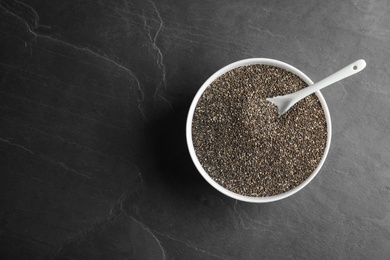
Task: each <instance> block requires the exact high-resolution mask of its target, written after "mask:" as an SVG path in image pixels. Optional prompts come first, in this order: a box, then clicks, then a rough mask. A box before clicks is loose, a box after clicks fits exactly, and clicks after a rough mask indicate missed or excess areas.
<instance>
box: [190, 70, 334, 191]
mask: <svg viewBox="0 0 390 260" xmlns="http://www.w3.org/2000/svg"><path fill="white" fill-rule="evenodd" d="M306 86H307V84H306V83H305V82H304V81H303V80H301V79H300V78H299V77H298V76H296V75H295V74H293V73H291V72H288V71H286V70H284V69H281V68H277V67H273V66H268V65H248V66H243V67H239V68H236V69H233V70H231V71H228V72H227V73H225V74H223V75H222V76H220V77H219V78H217V79H216V80H215V81H214V82H212V83H211V84H210V86H208V87H207V89H206V90H205V91H204V93H203V95H202V96H201V98H200V99H199V101H198V104H197V106H196V108H195V112H194V117H193V121H192V138H193V143H194V147H195V152H196V155H197V157H198V159H199V161H200V163H201V165H202V166H203V168H204V170H205V171H206V172H207V173H208V174H209V175H210V177H211V178H212V179H214V180H215V181H216V182H217V183H219V184H220V185H222V186H223V187H225V188H226V189H228V190H231V191H233V192H235V193H238V194H241V195H245V196H254V197H264V196H273V195H277V194H281V193H284V192H286V191H288V190H290V189H292V188H294V187H296V186H298V185H299V184H301V183H302V182H303V181H304V180H305V179H306V178H307V177H308V176H309V175H310V174H311V173H312V172H313V171H314V170H315V168H316V167H317V166H318V164H319V162H320V160H321V158H322V156H323V153H324V150H325V146H326V140H327V125H326V119H325V113H324V110H323V109H322V106H321V104H320V101H319V100H318V98H317V96H315V95H314V94H312V95H310V96H308V97H306V98H305V99H303V100H301V101H299V102H298V103H297V104H295V105H294V106H293V107H292V108H291V109H290V110H289V111H287V112H286V113H285V114H284V115H282V116H281V117H280V118H278V111H277V107H276V106H275V105H274V104H272V103H271V102H268V101H267V100H265V99H266V98H267V97H274V96H279V95H285V94H289V93H292V92H295V91H297V90H299V89H301V88H304V87H306Z"/></svg>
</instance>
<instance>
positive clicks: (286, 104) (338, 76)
mask: <svg viewBox="0 0 390 260" xmlns="http://www.w3.org/2000/svg"><path fill="white" fill-rule="evenodd" d="M365 67H366V62H365V61H364V60H357V61H355V62H353V63H351V64H349V65H348V66H346V67H345V68H343V69H341V70H339V71H337V72H336V73H334V74H332V75H330V76H329V77H327V78H324V79H323V80H321V81H318V82H317V83H315V84H313V85H310V86H308V87H306V88H304V89H301V90H298V91H297V92H294V93H291V94H288V95H284V96H277V97H273V98H267V100H268V101H270V102H272V103H274V104H275V105H276V106H277V107H278V112H279V117H280V116H281V115H283V114H284V113H286V112H287V111H288V110H289V109H290V108H291V107H292V106H293V105H294V104H295V103H297V102H298V101H299V100H301V99H303V98H305V97H307V96H308V95H310V94H312V93H314V92H316V91H317V90H320V89H323V88H325V87H327V86H329V85H332V84H333V83H335V82H337V81H340V80H342V79H345V78H347V77H349V76H352V75H353V74H355V73H358V72H359V71H361V70H363V69H364V68H365Z"/></svg>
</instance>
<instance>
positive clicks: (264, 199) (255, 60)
mask: <svg viewBox="0 0 390 260" xmlns="http://www.w3.org/2000/svg"><path fill="white" fill-rule="evenodd" d="M254 64H262V65H271V66H275V67H279V68H282V69H285V70H287V71H290V72H292V73H294V74H295V75H297V76H299V77H300V78H301V79H302V80H303V81H305V82H306V83H307V84H308V85H312V84H313V81H312V80H311V79H310V78H309V77H308V76H306V74H304V73H303V72H302V71H300V70H298V69H297V68H295V67H293V66H291V65H290V64H287V63H285V62H282V61H279V60H275V59H269V58H250V59H243V60H239V61H236V62H233V63H230V64H228V65H226V66H225V67H223V68H221V69H219V70H218V71H217V72H215V73H214V74H213V75H211V76H210V77H209V78H208V79H207V80H206V81H205V82H204V83H203V85H202V86H201V87H200V89H199V90H198V92H197V93H196V95H195V97H194V99H193V100H192V103H191V106H190V109H189V111H188V116H187V121H186V140H187V147H188V150H189V153H190V156H191V159H192V161H193V163H194V164H195V167H196V168H197V170H198V171H199V173H200V174H201V175H202V176H203V178H204V179H206V181H207V182H208V183H209V184H210V185H211V186H213V187H214V188H215V189H217V190H218V191H220V192H221V193H223V194H225V195H227V196H229V197H231V198H233V199H236V200H240V201H245V202H253V203H267V202H273V201H278V200H281V199H284V198H287V197H289V196H291V195H293V194H295V193H296V192H298V191H300V190H301V189H303V188H304V187H305V186H306V185H307V184H308V183H309V182H311V181H312V180H313V179H314V177H315V176H316V175H317V174H318V172H319V171H320V169H321V168H322V166H323V164H324V162H325V160H326V157H327V155H328V152H329V148H330V143H331V137H332V125H331V119H330V113H329V109H328V106H327V104H326V101H325V99H324V97H323V96H322V94H321V92H320V91H316V92H315V95H316V96H317V97H318V99H319V101H320V103H321V106H322V108H323V110H324V113H325V119H326V123H327V140H326V146H325V150H324V154H323V156H322V158H321V160H320V162H319V164H318V165H317V167H316V169H315V170H314V171H313V172H312V173H311V174H310V175H309V177H307V178H306V180H304V181H303V182H302V183H301V184H299V185H298V186H296V187H294V188H293V189H291V190H289V191H287V192H284V193H281V194H277V195H274V196H266V197H252V196H244V195H241V194H238V193H235V192H233V191H230V190H228V189H226V188H225V187H223V186H221V185H220V184H218V183H217V182H216V181H214V180H213V179H212V178H211V177H210V175H209V174H208V173H207V171H206V170H204V169H203V167H202V165H201V163H200V162H199V160H198V157H197V156H196V153H195V148H194V145H193V141H192V119H193V115H194V111H195V108H196V105H197V103H198V101H199V99H200V97H201V96H202V94H203V92H204V91H205V90H206V88H207V87H208V86H209V85H210V84H211V83H212V82H213V81H214V80H215V79H217V78H218V77H219V76H221V75H222V74H224V73H226V72H228V71H230V70H232V69H235V68H237V67H241V66H246V65H254Z"/></svg>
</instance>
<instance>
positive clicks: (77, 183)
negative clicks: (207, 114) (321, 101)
mask: <svg viewBox="0 0 390 260" xmlns="http://www.w3.org/2000/svg"><path fill="white" fill-rule="evenodd" d="M389 17H390V5H389V3H388V1H385V0H378V1H362V0H351V1H342V2H340V1H333V0H332V1H318V0H316V1H304V0H298V1H290V2H286V1H283V2H280V1H254V0H250V1H227V0H224V1H208V2H205V1H167V0H162V1H150V0H149V1H140V0H136V1H126V0H124V1H106V0H96V1H76V0H71V1H39V0H36V1H27V0H24V1H11V0H7V1H1V2H0V21H1V22H0V28H1V29H0V44H1V49H0V114H1V117H0V121H1V127H0V158H1V164H0V169H1V171H0V172H1V182H0V241H1V247H0V255H1V256H2V259H259V258H262V259H263V258H264V259H388V256H389V255H390V249H389V248H390V247H389V244H390V214H389V212H390V209H389V202H390V175H389V172H390V171H389V168H390V167H389V161H390V149H389V147H390V117H389V116H388V112H389V109H390V103H389V97H390V88H389V83H388V82H389V81H390V76H389V75H390V63H389V60H390V53H389V48H388V46H389V45H390V29H389V26H388V25H389V24H390V18H389ZM250 57H267V58H274V59H279V60H282V61H285V62H287V63H290V64H292V65H293V66H295V67H297V68H298V69H300V70H302V71H303V72H304V73H306V74H307V75H308V76H309V77H311V79H312V80H313V81H317V80H320V79H321V78H323V77H325V76H327V75H329V74H330V73H332V72H333V71H335V70H337V69H340V68H342V67H343V66H345V65H347V64H349V63H350V62H352V61H354V60H357V59H359V58H363V59H365V60H366V61H367V64H368V65H367V67H366V69H365V70H364V71H362V72H361V73H359V74H357V75H355V76H353V77H351V78H348V79H345V80H344V81H342V82H340V83H336V84H335V85H334V86H332V87H329V88H327V89H325V90H323V91H322V93H323V94H324V96H325V98H326V100H327V102H328V105H329V109H330V112H331V116H332V123H333V140H332V146H331V149H330V152H329V155H328V159H327V161H326V163H325V165H324V168H323V169H322V170H321V171H320V173H319V174H318V175H317V177H316V178H315V179H314V180H313V181H312V183H310V184H309V185H308V186H307V187H305V189H303V190H302V191H300V192H298V193H297V194H296V195H294V196H292V197H290V198H288V199H285V200H282V201H279V202H275V203H271V204H261V205H258V204H249V203H243V202H239V201H234V200H232V199H230V198H227V197H226V196H224V195H222V194H220V193H219V192H217V191H216V190H214V189H213V188H212V187H211V186H210V185H209V184H207V183H206V181H205V180H203V178H202V177H201V176H200V175H199V174H198V173H197V171H196V169H195V167H194V166H193V164H192V162H191V160H190V157H189V155H188V152H187V147H186V142H185V131H184V130H185V120H186V115H187V110H188V108H189V105H190V102H191V100H192V98H193V96H194V95H195V93H196V91H197V90H198V89H199V87H200V86H201V84H202V83H203V82H204V81H205V80H206V79H207V78H208V77H209V76H210V75H211V74H212V73H214V72H215V71H216V70H218V69H219V68H221V67H223V66H224V65H226V64H228V63H230V62H233V61H236V60H240V59H244V58H250Z"/></svg>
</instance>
